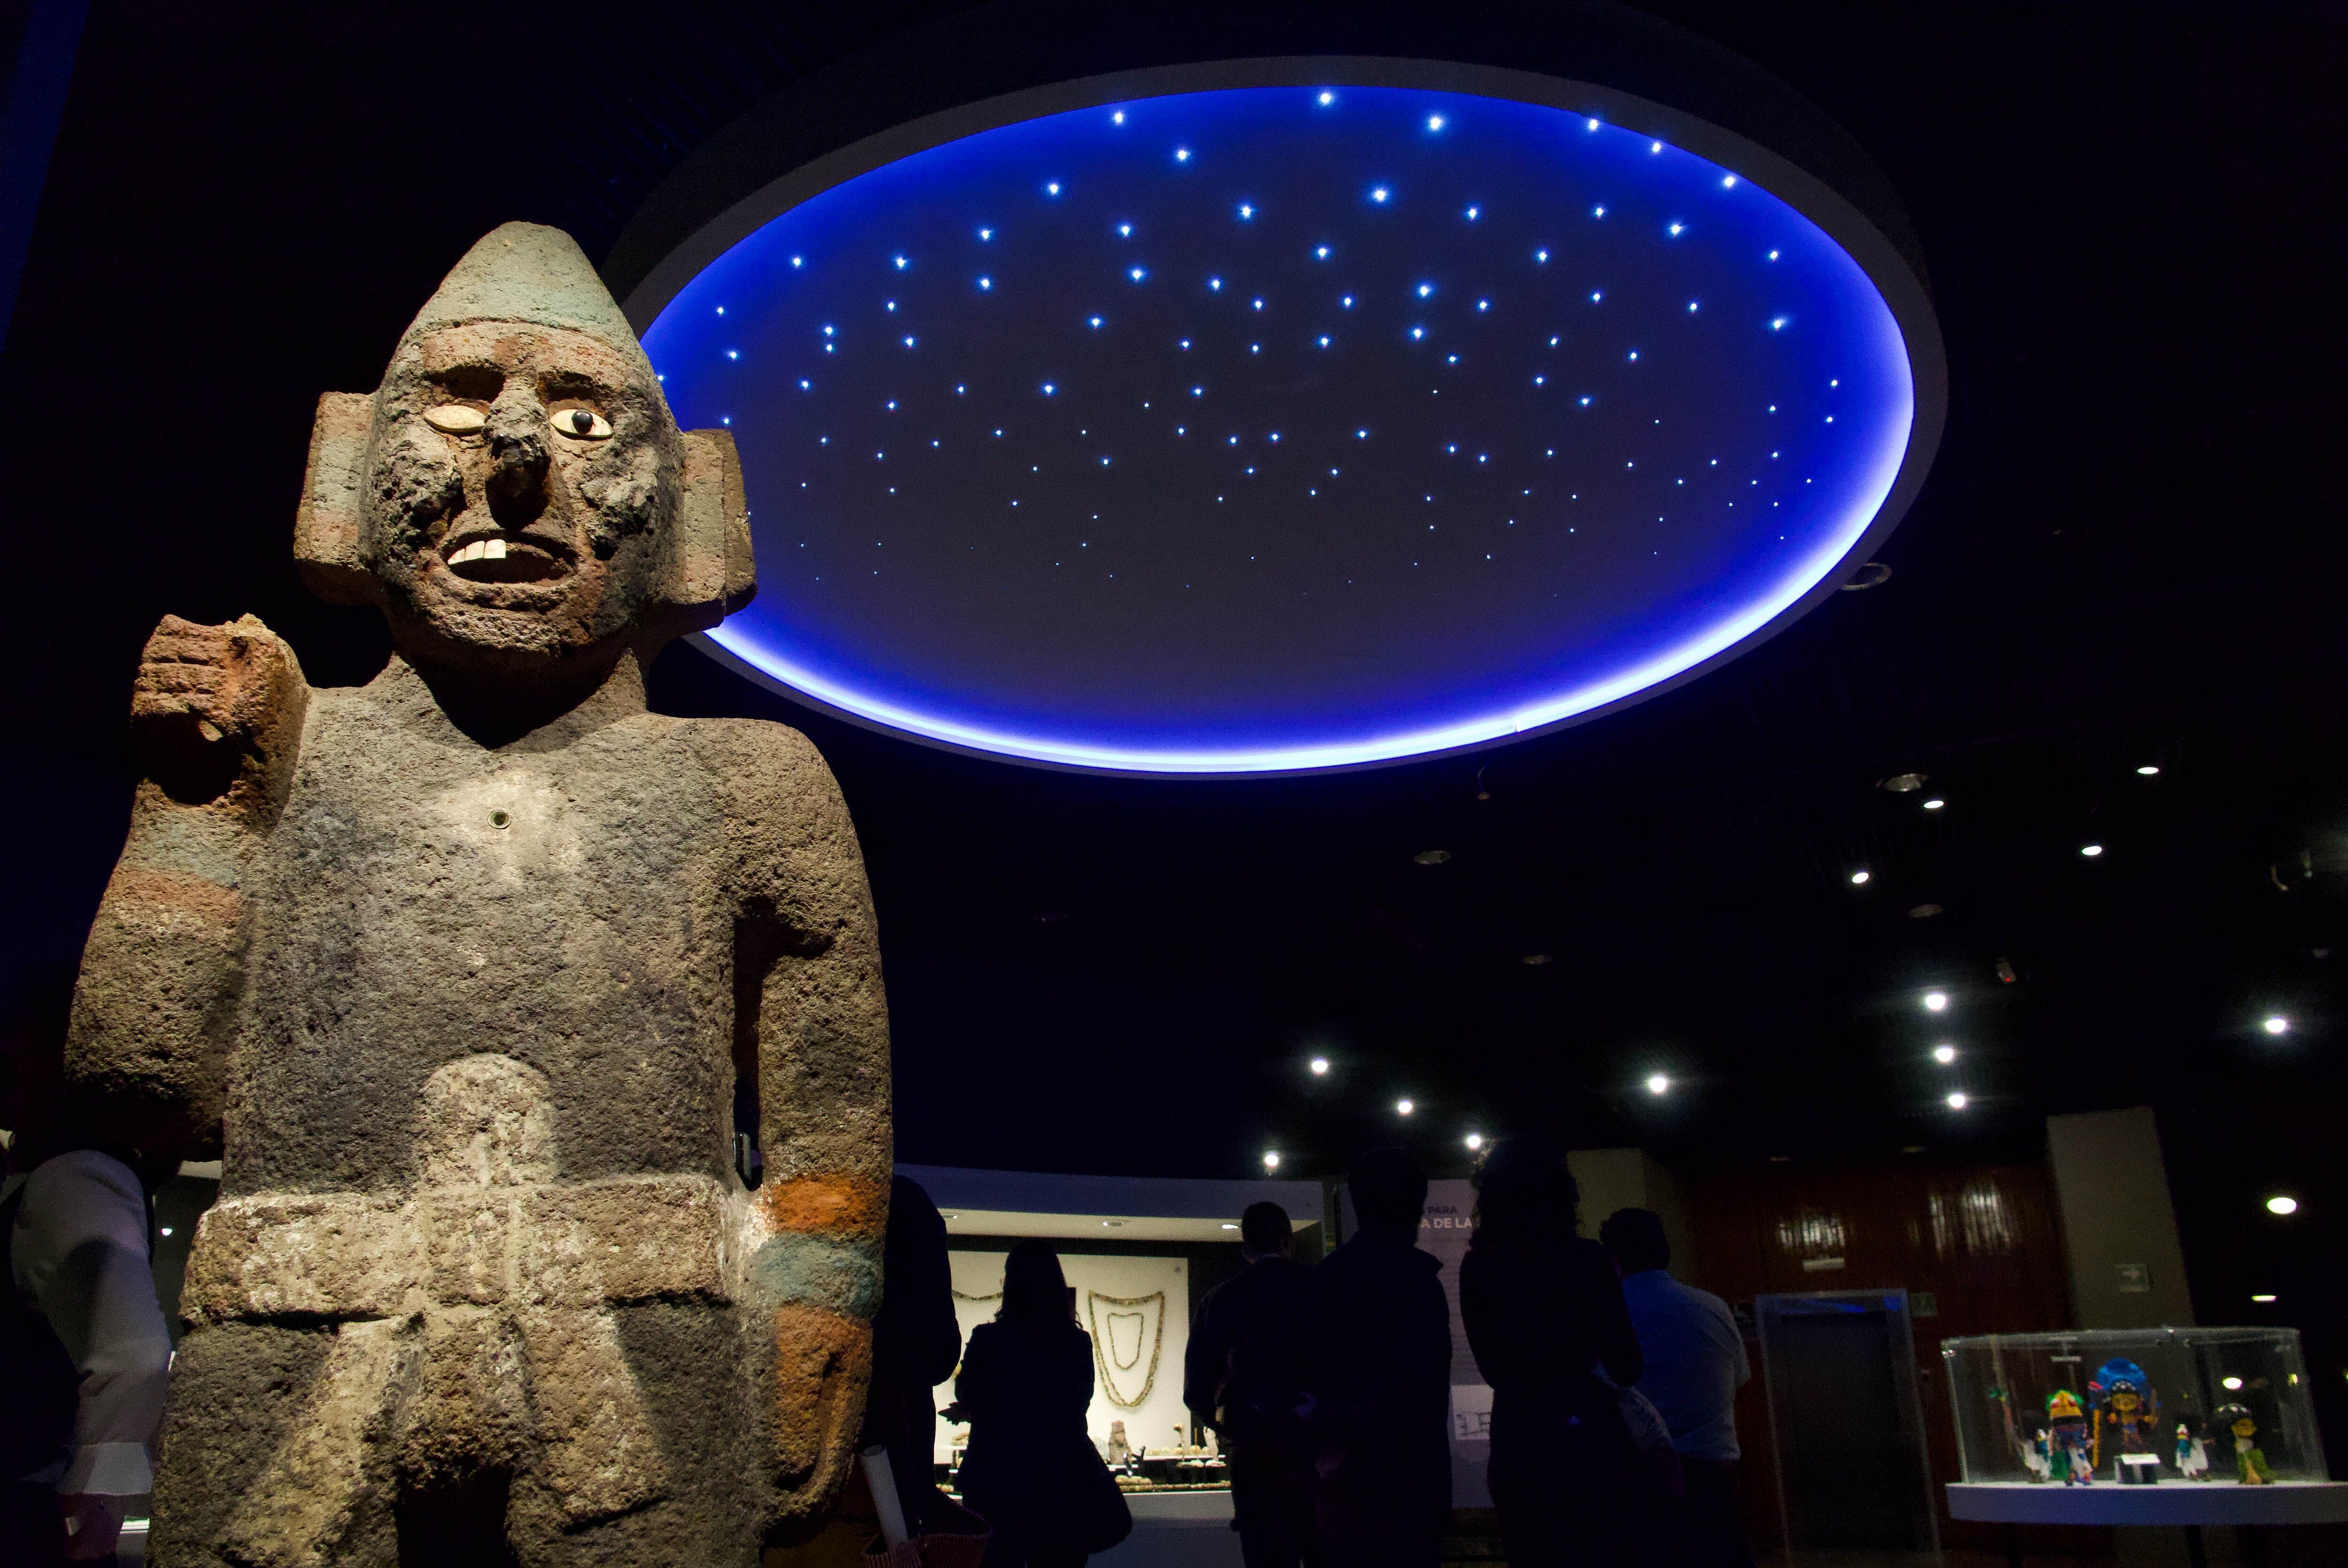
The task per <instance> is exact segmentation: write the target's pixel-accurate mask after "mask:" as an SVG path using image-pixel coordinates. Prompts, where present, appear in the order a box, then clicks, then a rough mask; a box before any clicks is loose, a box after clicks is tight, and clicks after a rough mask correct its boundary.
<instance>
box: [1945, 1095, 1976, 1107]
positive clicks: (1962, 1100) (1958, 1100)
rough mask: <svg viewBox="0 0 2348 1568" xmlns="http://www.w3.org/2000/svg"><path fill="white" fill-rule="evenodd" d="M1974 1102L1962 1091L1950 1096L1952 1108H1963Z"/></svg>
mask: <svg viewBox="0 0 2348 1568" xmlns="http://www.w3.org/2000/svg"><path fill="white" fill-rule="evenodd" d="M1971 1104H1972V1099H1970V1098H1969V1097H1968V1096H1966V1095H1964V1094H1962V1093H1957V1094H1952V1095H1951V1096H1950V1097H1949V1109H1951V1110H1962V1109H1964V1108H1965V1107H1967V1106H1969V1105H1971Z"/></svg>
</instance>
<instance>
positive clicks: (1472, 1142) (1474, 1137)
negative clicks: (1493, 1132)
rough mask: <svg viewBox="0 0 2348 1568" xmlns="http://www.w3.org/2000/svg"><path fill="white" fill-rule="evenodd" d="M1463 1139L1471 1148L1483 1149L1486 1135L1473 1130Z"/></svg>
mask: <svg viewBox="0 0 2348 1568" xmlns="http://www.w3.org/2000/svg"><path fill="white" fill-rule="evenodd" d="M1461 1141H1462V1142H1464V1143H1466V1144H1467V1145H1468V1148H1469V1149H1471V1150H1476V1149H1481V1148H1483V1147H1484V1135H1483V1134H1482V1133H1480V1132H1471V1133H1469V1134H1468V1136H1467V1137H1466V1138H1465V1139H1463V1140H1461Z"/></svg>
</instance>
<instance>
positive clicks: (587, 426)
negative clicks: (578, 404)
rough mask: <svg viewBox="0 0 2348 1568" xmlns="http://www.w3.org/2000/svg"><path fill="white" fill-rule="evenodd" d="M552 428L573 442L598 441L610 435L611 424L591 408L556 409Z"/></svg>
mask: <svg viewBox="0 0 2348 1568" xmlns="http://www.w3.org/2000/svg"><path fill="white" fill-rule="evenodd" d="M554 428H555V429H556V431H557V432H559V433H560V434H562V435H565V436H568V437H570V438H572V440H574V441H600V440H602V439H603V438H605V437H607V436H609V435H610V434H611V433H612V422H611V421H610V420H608V419H606V418H603V416H602V415H601V414H598V413H597V412H595V410H594V409H592V408H562V409H558V410H557V411H556V413H555V416H554Z"/></svg>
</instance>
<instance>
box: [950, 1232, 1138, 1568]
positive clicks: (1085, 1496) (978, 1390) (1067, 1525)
mask: <svg viewBox="0 0 2348 1568" xmlns="http://www.w3.org/2000/svg"><path fill="white" fill-rule="evenodd" d="M1073 1295H1074V1293H1072V1292H1071V1291H1070V1290H1069V1289H1068V1283H1067V1280H1066V1276H1064V1275H1063V1274H1061V1273H1060V1256H1059V1254H1058V1253H1056V1252H1054V1251H1053V1250H1052V1248H1051V1245H1050V1243H1046V1242H1041V1241H1033V1240H1031V1241H1025V1242H1021V1243H1018V1244H1017V1245H1016V1246H1014V1247H1013V1248H1012V1249H1011V1252H1010V1254H1009V1255H1008V1256H1007V1257H1005V1258H1004V1263H1003V1305H1002V1306H1001V1308H1000V1309H998V1310H997V1311H996V1313H995V1315H994V1322H992V1323H982V1324H980V1325H979V1326H977V1327H976V1328H974V1329H973V1330H971V1335H970V1346H969V1348H968V1349H966V1350H964V1351H963V1358H962V1376H961V1377H957V1378H955V1379H954V1400H955V1403H956V1404H958V1405H959V1406H960V1407H961V1410H960V1415H961V1417H962V1418H963V1420H966V1421H968V1422H969V1423H970V1444H969V1447H968V1448H967V1449H965V1450H964V1452H963V1461H962V1470H961V1471H960V1472H959V1479H960V1480H961V1483H962V1492H963V1497H964V1498H965V1499H966V1500H968V1501H969V1503H970V1505H971V1507H972V1508H973V1509H975V1510H977V1511H978V1512H979V1513H980V1514H982V1515H983V1516H984V1517H985V1519H986V1522H988V1523H989V1524H992V1525H993V1526H994V1543H993V1544H992V1545H991V1546H990V1547H989V1548H988V1549H987V1553H986V1568H1075V1565H1076V1564H1077V1563H1082V1562H1083V1561H1084V1560H1085V1558H1086V1556H1087V1555H1088V1554H1090V1553H1095V1552H1106V1551H1107V1550H1108V1549H1109V1548H1110V1547H1111V1546H1114V1545H1116V1544H1117V1542H1119V1541H1122V1540H1123V1539H1124V1538H1125V1536H1126V1533H1127V1532H1128V1531H1129V1530H1131V1529H1132V1527H1133V1519H1132V1515H1131V1514H1130V1513H1129V1512H1128V1511H1127V1509H1126V1506H1125V1500H1124V1498H1123V1497H1121V1496H1120V1495H1119V1494H1118V1492H1117V1482H1116V1480H1114V1479H1113V1478H1112V1477H1111V1476H1110V1475H1109V1473H1108V1467H1107V1465H1106V1464H1103V1463H1102V1462H1101V1457H1100V1454H1099V1453H1098V1452H1097V1450H1096V1449H1094V1448H1093V1443H1092V1439H1091V1438H1089V1437H1088V1436H1086V1432H1085V1412H1086V1408H1088V1407H1089V1406H1090V1405H1091V1403H1092V1398H1093V1346H1092V1340H1091V1338H1090V1337H1089V1336H1086V1333H1085V1331H1084V1330H1083V1329H1081V1328H1079V1327H1077V1326H1076V1303H1075V1301H1074V1299H1073Z"/></svg>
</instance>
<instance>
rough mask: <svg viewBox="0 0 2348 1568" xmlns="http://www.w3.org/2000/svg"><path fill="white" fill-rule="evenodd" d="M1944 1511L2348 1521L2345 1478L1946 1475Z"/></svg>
mask: <svg viewBox="0 0 2348 1568" xmlns="http://www.w3.org/2000/svg"><path fill="white" fill-rule="evenodd" d="M1949 1514H1950V1516H1951V1517H1952V1518H1954V1519H1972V1520H1979V1521H1982V1522H1986V1523H1990V1524H2152V1525H2179V1524H2332V1523H2337V1522H2340V1521H2343V1520H2348V1481H2337V1480H2279V1481H2272V1482H2270V1483H2269V1484H2267V1485H2265V1486H2244V1485H2242V1484H2241V1483H2240V1481H2229V1480H2208V1481H2192V1480H2175V1481H2166V1480H2165V1481H2162V1482H2160V1483H2158V1484H2157V1485H2154V1486H2122V1485H2120V1484H2119V1483H2118V1482H2116V1481H2099V1482H2097V1483H2096V1484H2095V1485H2093V1486H2062V1485H2059V1484H2055V1483H2052V1482H2043V1481H2022V1480H2007V1481H1952V1482H1950V1483H1949Z"/></svg>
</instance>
